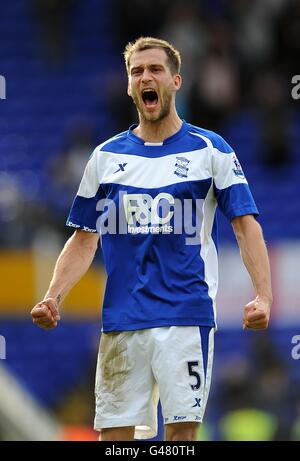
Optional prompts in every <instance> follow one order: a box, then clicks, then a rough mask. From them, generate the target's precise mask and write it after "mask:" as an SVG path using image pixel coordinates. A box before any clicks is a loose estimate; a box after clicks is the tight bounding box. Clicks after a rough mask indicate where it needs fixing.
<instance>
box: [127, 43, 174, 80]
mask: <svg viewBox="0 0 300 461" xmlns="http://www.w3.org/2000/svg"><path fill="white" fill-rule="evenodd" d="M152 48H160V49H162V50H164V52H165V53H166V55H167V58H168V66H169V69H170V71H171V73H172V75H175V74H179V72H180V67H181V56H180V53H179V51H178V50H177V49H176V48H175V47H174V46H173V45H171V43H169V42H167V41H166V40H162V39H160V38H154V37H140V38H138V39H136V40H135V41H134V42H129V43H128V44H127V45H126V48H125V51H124V53H123V54H124V59H125V64H126V69H127V73H128V75H129V67H130V59H131V56H132V55H133V53H135V52H136V51H144V50H150V49H152Z"/></svg>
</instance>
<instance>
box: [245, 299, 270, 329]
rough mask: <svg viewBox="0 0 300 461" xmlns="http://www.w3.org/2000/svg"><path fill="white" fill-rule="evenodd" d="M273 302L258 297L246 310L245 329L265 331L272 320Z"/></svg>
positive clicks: (247, 305)
mask: <svg viewBox="0 0 300 461" xmlns="http://www.w3.org/2000/svg"><path fill="white" fill-rule="evenodd" d="M270 309H271V302H270V301H269V300H266V299H261V298H260V297H259V296H257V297H256V298H255V299H254V300H253V301H251V302H250V303H248V304H246V306H245V308H244V319H243V327H244V329H246V330H264V329H266V328H267V327H268V324H269V319H270Z"/></svg>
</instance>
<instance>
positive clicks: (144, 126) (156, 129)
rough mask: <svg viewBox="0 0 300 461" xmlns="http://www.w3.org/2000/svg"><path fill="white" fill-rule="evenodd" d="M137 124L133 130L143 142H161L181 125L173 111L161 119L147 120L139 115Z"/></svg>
mask: <svg viewBox="0 0 300 461" xmlns="http://www.w3.org/2000/svg"><path fill="white" fill-rule="evenodd" d="M139 121H140V123H139V125H138V126H137V127H136V128H135V129H134V130H133V132H134V134H135V135H136V136H138V137H139V138H141V139H143V140H144V141H145V142H163V141H164V140H165V139H166V138H169V137H170V136H172V135H173V134H175V133H177V131H179V130H180V128H181V126H182V120H181V119H180V117H179V116H178V114H177V112H176V111H175V112H174V113H173V114H171V113H170V114H169V115H167V116H166V117H164V118H163V119H162V120H158V121H149V120H145V119H144V118H142V117H141V116H139Z"/></svg>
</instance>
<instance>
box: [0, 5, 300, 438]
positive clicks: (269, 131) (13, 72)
mask: <svg viewBox="0 0 300 461" xmlns="http://www.w3.org/2000/svg"><path fill="white" fill-rule="evenodd" d="M141 35H143V36H147V35H151V36H158V37H160V38H164V39H166V40H169V41H171V42H172V43H173V44H174V45H175V46H176V47H177V48H178V49H179V50H180V51H181V53H182V60H183V67H182V76H183V87H182V90H181V91H180V93H179V94H178V111H179V114H180V115H181V117H182V118H184V119H185V120H187V121H188V122H190V123H193V124H195V125H198V126H201V127H204V128H207V129H211V130H215V131H217V132H218V133H219V134H221V135H222V136H224V137H225V139H226V140H227V141H228V142H229V144H231V145H232V147H233V148H234V149H235V151H236V153H237V155H238V157H239V160H240V161H241V163H242V166H243V168H244V170H245V173H246V176H247V179H248V181H249V183H250V186H251V189H252V192H253V195H254V198H255V200H256V202H257V205H258V208H259V210H260V212H261V216H260V218H259V220H260V222H261V224H262V226H263V229H264V234H265V238H266V241H267V244H268V247H269V251H270V258H271V265H272V272H273V283H274V312H273V316H272V323H271V328H270V330H269V331H268V332H264V333H251V332H243V331H241V317H242V307H243V304H244V303H245V302H248V301H249V300H250V299H251V297H252V296H253V292H252V289H251V284H250V281H249V278H248V276H247V274H246V272H245V271H244V270H243V269H242V267H241V266H242V263H241V261H240V259H239V254H238V250H237V247H236V244H235V242H234V240H233V234H232V230H231V226H230V224H229V223H228V222H226V221H225V219H224V218H223V217H222V216H219V221H220V227H219V230H220V277H221V282H220V292H219V317H220V320H219V332H218V333H217V336H216V360H215V371H214V378H213V385H212V393H211V396H210V399H209V404H208V408H207V417H206V422H205V424H204V427H203V428H202V430H201V431H200V432H199V437H200V438H203V439H207V440H245V439H246V440H247V439H248V440H249V439H250V440H299V439H300V386H299V378H300V367H299V364H300V362H298V361H297V357H296V356H297V354H296V355H295V354H294V357H293V354H292V349H293V347H294V346H293V343H292V341H293V338H295V337H296V336H297V335H298V334H300V292H299V288H298V286H299V282H298V280H299V260H300V185H299V177H300V148H299V146H300V99H299V100H297V99H293V97H292V89H293V85H292V78H293V76H295V75H298V74H300V0H263V1H261V0H202V1H200V0H184V1H183V0H177V1H176V0H173V1H170V0H152V1H151V2H142V1H140V0H126V1H125V0H85V1H83V0H64V1H59V0H14V1H13V2H5V3H3V4H2V5H1V21H0V75H2V76H4V78H5V80H6V99H0V229H1V230H0V282H1V292H0V335H1V336H3V337H4V338H5V340H6V359H5V360H4V357H3V355H4V354H3V352H2V357H1V354H0V357H1V359H2V358H3V360H0V384H1V385H2V386H6V387H5V392H1V394H2V396H1V397H0V414H4V415H5V418H3V419H1V422H0V440H1V439H2V440H7V439H13V438H19V439H22V438H23V439H26V438H27V439H32V440H33V439H38V438H43V437H44V438H45V437H49V438H51V437H52V438H62V439H63V438H64V439H83V438H86V439H94V438H95V434H94V433H93V431H92V430H90V429H89V428H90V427H91V426H92V423H93V413H94V399H93V381H94V374H95V365H96V355H97V347H98V341H99V331H100V322H101V316H100V305H101V298H102V295H103V289H104V284H105V273H104V270H103V266H102V257H101V250H99V251H98V254H97V257H96V259H95V264H94V265H93V267H92V268H91V270H90V271H89V273H88V274H87V275H86V276H85V278H84V279H83V281H82V282H81V283H80V284H79V285H78V286H76V287H75V288H74V290H73V292H72V293H71V294H70V295H69V296H68V298H67V299H66V301H65V306H64V319H63V321H62V322H61V324H60V326H59V328H57V329H56V330H55V331H53V332H50V333H49V332H44V331H41V330H38V329H37V328H35V327H33V326H32V325H31V323H30V318H29V315H28V313H29V311H30V308H31V307H32V306H33V305H34V304H35V302H37V301H39V300H40V298H41V297H42V296H43V294H44V292H45V290H46V288H47V285H48V282H49V279H50V276H51V272H52V268H53V264H54V261H55V259H56V257H57V255H58V253H59V251H60V249H61V247H62V245H63V243H64V241H65V239H66V238H67V237H68V236H70V235H71V230H69V229H67V228H65V227H64V223H65V220H66V217H67V214H68V211H69V208H70V205H71V203H72V200H73V197H74V195H75V193H76V191H77V188H78V184H79V182H80V178H81V175H82V172H83V169H84V166H85V164H86V162H87V160H88V158H89V156H90V154H91V152H92V150H93V149H94V147H95V146H96V145H98V144H100V143H101V142H102V141H104V140H105V139H107V138H109V137H110V136H112V135H113V134H115V133H117V132H120V131H124V130H126V129H128V127H129V126H130V125H131V124H132V123H134V122H136V120H137V115H136V112H135V107H134V105H133V104H132V102H131V100H130V98H129V97H128V96H127V93H126V89H127V76H126V71H125V67H124V64H123V58H122V52H123V50H124V48H125V45H126V44H127V42H128V41H131V40H134V39H135V38H137V37H139V36H141ZM299 94H300V92H299ZM228 267H230V271H228ZM229 272H230V273H229ZM299 339H300V337H299ZM295 341H296V340H294V344H295ZM13 386H16V387H15V388H14V387H13ZM3 389H4V387H3ZM9 389H15V391H14V392H13V393H12V392H10V391H9ZM17 395H19V396H20V397H21V396H23V398H20V400H18V398H17ZM20 401H23V402H24V401H25V402H27V403H28V405H27V406H26V405H25V404H24V405H25V407H24V411H23V414H24V421H25V420H26V418H25V415H27V416H26V417H27V418H28V417H29V416H28V415H30V418H31V421H32V427H36V428H35V430H34V431H32V432H30V431H29V429H28V427H24V426H26V424H25V423H24V426H23V424H22V421H23V420H22V418H20V409H19V404H20ZM7 402H9V405H7ZM38 415H39V416H38ZM36 417H38V419H39V421H43V422H44V423H43V424H44V426H43V425H42V424H41V423H40V425H37V426H34V421H35V420H36V419H35V418H36ZM17 419H18V421H17ZM42 426H43V430H44V431H45V432H43V430H42ZM161 433H162V432H161V426H160V432H159V437H161Z"/></svg>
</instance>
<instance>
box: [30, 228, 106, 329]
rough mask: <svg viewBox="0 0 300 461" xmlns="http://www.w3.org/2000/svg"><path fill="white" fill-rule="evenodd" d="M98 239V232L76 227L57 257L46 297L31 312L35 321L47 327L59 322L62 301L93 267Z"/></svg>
mask: <svg viewBox="0 0 300 461" xmlns="http://www.w3.org/2000/svg"><path fill="white" fill-rule="evenodd" d="M98 240H99V235H98V234H96V233H95V234H94V233H89V232H84V231H81V230H76V231H75V232H74V234H73V235H72V237H71V238H70V239H69V240H68V241H67V242H66V244H65V246H64V248H63V250H62V252H61V254H60V255H59V257H58V259H57V262H56V265H55V268H54V272H53V277H52V280H51V282H50V285H49V289H48V291H47V293H46V295H45V298H44V299H43V301H41V302H39V303H38V304H37V305H36V306H35V307H34V308H33V309H32V311H31V315H32V319H33V323H36V324H37V325H38V326H40V327H42V328H46V329H48V328H53V327H55V326H56V325H57V321H58V320H59V319H60V317H59V311H58V307H59V304H60V302H61V301H62V299H63V298H64V297H65V296H66V295H67V294H68V292H69V291H70V290H71V288H72V287H73V286H74V285H75V283H76V282H78V280H80V279H81V277H82V276H83V275H84V274H85V273H86V271H87V270H88V268H89V267H90V265H91V263H92V261H93V259H94V256H95V252H96V249H97V245H98Z"/></svg>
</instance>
